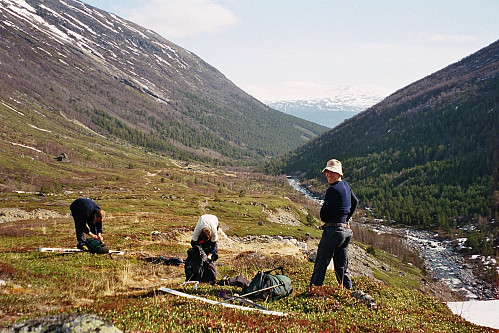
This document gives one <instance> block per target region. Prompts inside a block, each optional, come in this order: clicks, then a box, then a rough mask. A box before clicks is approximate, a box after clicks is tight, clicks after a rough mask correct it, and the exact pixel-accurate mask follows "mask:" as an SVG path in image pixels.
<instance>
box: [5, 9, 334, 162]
mask: <svg viewBox="0 0 499 333" xmlns="http://www.w3.org/2000/svg"><path fill="white" fill-rule="evenodd" d="M0 16H1V18H2V20H1V21H0V34H1V36H2V42H0V47H1V48H0V50H1V52H0V69H1V71H0V72H1V73H2V74H0V75H1V79H2V82H3V84H2V85H1V86H0V97H1V98H2V99H3V100H4V101H9V100H10V99H11V98H12V99H14V100H17V101H20V102H22V103H26V104H31V103H36V104H38V106H39V112H48V111H47V110H49V109H50V108H52V109H57V110H58V111H59V113H63V114H64V115H65V116H66V117H68V118H70V119H76V120H77V121H79V122H81V123H82V124H84V125H85V126H87V127H88V128H91V129H92V130H93V131H95V132H98V133H100V134H104V135H108V136H110V137H116V138H118V139H120V140H124V141H126V142H129V143H131V144H136V145H139V146H143V147H144V148H146V149H152V150H155V151H159V152H163V153H165V154H167V155H169V156H173V157H177V158H183V159H200V160H212V161H218V163H232V162H234V161H235V162H236V163H248V162H249V163H255V162H256V161H258V160H261V159H265V158H268V157H270V156H272V155H275V154H277V153H279V152H282V151H283V150H289V149H291V148H292V147H296V146H298V145H299V144H302V143H303V142H305V141H306V140H308V139H310V138H311V137H314V136H316V135H318V134H319V133H321V132H323V131H324V130H325V128H324V127H321V126H318V125H316V124H312V123H309V122H306V121H303V120H301V119H297V118H294V117H291V116H289V115H285V114H283V113H280V112H278V111H276V110H273V109H271V108H268V107H267V106H265V105H264V104H263V103H261V102H259V101H257V100H256V99H255V98H253V97H251V96H249V95H247V94H246V93H244V92H243V91H242V90H241V89H240V88H238V87H236V86H235V85H234V84H233V83H232V82H231V81H230V80H228V79H227V78H226V77H225V76H224V75H223V74H222V73H220V72H219V71H218V70H216V69H215V68H214V67H213V66H211V65H209V64H207V63H206V62H204V61H203V60H202V59H201V58H199V57H197V56H196V55H194V54H193V53H191V52H189V51H187V50H185V49H183V48H181V47H179V46H177V45H175V44H173V43H171V42H169V41H167V40H166V39H164V38H162V37H161V36H159V35H157V34H156V33H154V32H152V31H150V30H147V29H144V28H142V27H140V26H138V25H136V24H134V23H132V22H128V21H126V20H124V19H121V18H119V17H117V16H116V15H114V14H110V13H106V12H104V11H101V10H98V9H96V8H94V7H92V6H88V5H85V4H84V3H82V2H79V1H73V0H67V1H63V0H61V1H55V0H45V1H38V0H26V1H21V0H20V1H10V0H3V1H2V2H1V3H0ZM21 54H22V57H21V58H20V57H19V55H21ZM21 96H22V97H21ZM31 96H36V100H35V101H33V100H32V99H31ZM50 116H51V117H53V116H54V115H50ZM58 121H60V122H61V121H62V122H63V121H65V120H64V119H58ZM269 124H272V128H270V126H269Z"/></svg>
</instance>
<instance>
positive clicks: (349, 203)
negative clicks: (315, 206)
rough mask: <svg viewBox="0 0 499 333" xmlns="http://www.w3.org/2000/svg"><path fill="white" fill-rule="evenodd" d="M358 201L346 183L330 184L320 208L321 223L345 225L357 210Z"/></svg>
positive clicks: (342, 181)
mask: <svg viewBox="0 0 499 333" xmlns="http://www.w3.org/2000/svg"><path fill="white" fill-rule="evenodd" d="M357 204H358V200H357V197H356V196H355V194H354V193H353V192H352V189H351V188H350V186H349V185H348V184H347V182H346V181H344V180H340V181H338V182H336V183H334V184H331V186H329V188H328V189H327V191H326V197H325V198H324V204H323V205H322V208H321V213H320V216H321V221H322V222H324V223H346V222H347V221H348V220H349V219H350V217H351V216H352V215H353V212H354V211H355V209H356V208H357Z"/></svg>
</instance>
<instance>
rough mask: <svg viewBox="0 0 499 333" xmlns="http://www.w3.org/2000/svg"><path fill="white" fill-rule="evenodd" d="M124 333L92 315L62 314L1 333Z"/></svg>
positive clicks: (24, 323)
mask: <svg viewBox="0 0 499 333" xmlns="http://www.w3.org/2000/svg"><path fill="white" fill-rule="evenodd" d="M18 332H19V333H21V332H26V333H28V332H30V333H31V332H32V333H56V332H57V333H93V332H101V333H122V331H121V330H119V329H117V328H116V327H114V326H113V325H111V324H110V323H108V322H106V321H104V320H103V319H102V318H100V317H99V316H96V315H92V314H79V313H73V314H68V313H65V314H60V315H55V316H47V317H41V318H36V319H30V320H27V321H24V322H22V323H20V324H15V325H10V326H9V327H7V328H4V329H2V330H0V333H18Z"/></svg>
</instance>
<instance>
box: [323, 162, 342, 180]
mask: <svg viewBox="0 0 499 333" xmlns="http://www.w3.org/2000/svg"><path fill="white" fill-rule="evenodd" d="M326 170H329V171H332V172H336V173H337V174H339V175H340V176H342V177H343V171H342V169H341V162H340V161H338V160H336V159H334V158H333V159H331V160H329V161H327V164H326V167H325V168H324V169H323V170H322V172H326Z"/></svg>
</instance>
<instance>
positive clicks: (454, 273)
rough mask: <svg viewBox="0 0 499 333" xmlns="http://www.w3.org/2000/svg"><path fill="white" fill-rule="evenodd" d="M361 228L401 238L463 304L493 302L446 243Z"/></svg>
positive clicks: (431, 236) (426, 235) (294, 182)
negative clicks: (463, 299)
mask: <svg viewBox="0 0 499 333" xmlns="http://www.w3.org/2000/svg"><path fill="white" fill-rule="evenodd" d="M288 181H289V184H290V185H291V186H292V187H293V189H295V190H296V191H299V192H301V193H302V194H303V195H305V196H306V197H307V198H308V199H312V200H316V201H318V202H319V203H321V204H322V202H323V201H322V200H321V199H320V198H318V197H316V196H314V195H313V194H312V193H310V192H309V191H308V190H307V189H306V188H303V187H302V186H301V185H300V183H299V180H298V179H296V178H288ZM362 226H364V227H367V228H371V229H373V230H374V231H375V232H377V233H390V234H395V235H399V236H402V237H403V239H404V240H405V242H406V243H407V244H408V245H409V246H410V247H411V248H413V249H414V250H416V251H417V252H418V253H419V255H420V257H421V258H422V259H423V260H424V264H425V268H426V270H427V271H428V272H429V273H430V275H431V276H433V277H434V278H435V279H436V280H438V281H442V282H444V283H445V284H446V285H447V286H448V287H449V288H450V289H451V290H452V291H455V292H457V293H459V294H460V295H461V296H462V297H463V298H465V299H466V300H490V299H494V289H493V287H492V286H491V285H489V284H488V283H486V282H484V281H482V280H481V279H479V278H477V277H476V276H475V275H474V274H473V271H472V267H471V266H470V265H468V264H467V263H466V262H465V261H464V259H463V257H462V256H461V255H460V254H459V253H458V252H456V251H454V248H453V246H452V244H451V241H450V240H442V239H440V238H438V235H437V234H435V233H432V232H429V231H424V230H414V229H409V228H393V227H388V226H384V225H381V224H376V225H371V224H363V225H362Z"/></svg>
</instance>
